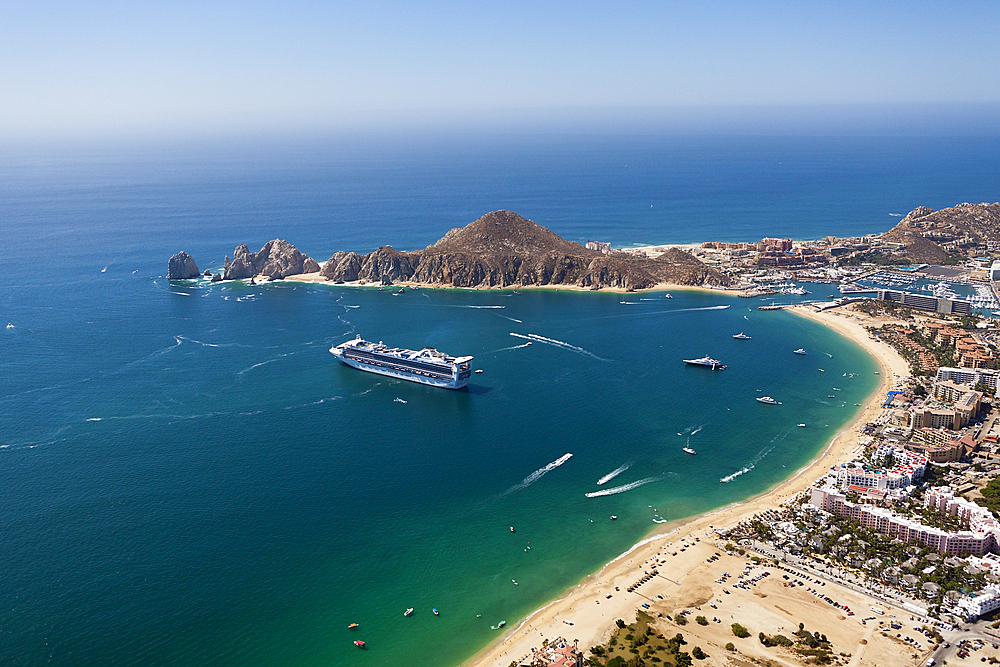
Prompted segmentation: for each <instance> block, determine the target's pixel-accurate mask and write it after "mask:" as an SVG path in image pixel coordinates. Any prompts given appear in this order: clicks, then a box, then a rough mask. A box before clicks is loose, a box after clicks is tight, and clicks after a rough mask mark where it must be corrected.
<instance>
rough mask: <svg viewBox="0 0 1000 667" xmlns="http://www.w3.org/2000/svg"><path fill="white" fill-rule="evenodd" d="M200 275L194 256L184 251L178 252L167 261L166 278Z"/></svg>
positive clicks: (174, 278) (183, 278)
mask: <svg viewBox="0 0 1000 667" xmlns="http://www.w3.org/2000/svg"><path fill="white" fill-rule="evenodd" d="M200 275H201V271H199V270H198V265H197V264H195V263H194V257H192V256H191V255H189V254H187V253H186V252H179V253H177V254H176V255H174V256H173V257H171V258H170V260H169V261H168V262H167V280H187V279H189V278H197V277H198V276H200Z"/></svg>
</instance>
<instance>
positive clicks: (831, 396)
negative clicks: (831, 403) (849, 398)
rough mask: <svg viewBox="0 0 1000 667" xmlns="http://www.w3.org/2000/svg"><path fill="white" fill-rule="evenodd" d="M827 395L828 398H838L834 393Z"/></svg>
mask: <svg viewBox="0 0 1000 667" xmlns="http://www.w3.org/2000/svg"><path fill="white" fill-rule="evenodd" d="M826 397H827V398H837V397H836V396H834V395H833V394H827V395H826Z"/></svg>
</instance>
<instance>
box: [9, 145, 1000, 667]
mask: <svg viewBox="0 0 1000 667" xmlns="http://www.w3.org/2000/svg"><path fill="white" fill-rule="evenodd" d="M996 149H997V142H996V141H993V142H992V144H991V143H990V142H984V141H983V140H975V141H973V140H961V139H952V140H944V139H899V138H893V139H861V138H836V139H833V138H831V139H809V138H785V139H782V138H766V139H765V138H760V139H749V138H725V137H715V138H684V139H677V138H669V137H615V138H594V137H541V138H539V137H530V138H521V139H516V140H515V139H505V140H499V139H495V138H494V139H490V140H485V139H478V140H475V139H468V140H463V141H458V140H444V139H434V140H431V139H428V140H426V141H410V142H405V143H404V142H397V143H392V142H386V141H382V142H374V141H371V140H366V141H361V140H357V141H348V140H331V139H316V140H313V141H309V142H305V141H290V140H289V141H285V142H281V141H273V142H258V143H257V144H255V145H253V146H250V147H248V146H246V145H243V146H233V145H226V144H221V143H220V144H213V145H183V146H158V147H157V146H151V145H150V146H139V147H125V148H122V147H118V148H115V149H111V148H107V147H104V148H101V147H79V146H78V147H75V148H73V149H69V148H52V147H46V148H36V149H32V150H29V149H25V148H18V149H12V148H7V149H4V152H3V153H2V156H3V160H2V161H0V225H2V227H3V231H4V234H3V239H4V241H5V243H4V248H3V258H4V260H5V261H4V263H3V264H4V267H5V270H4V271H3V272H0V317H2V320H3V321H2V322H0V324H5V323H7V322H9V323H10V324H11V325H12V326H10V327H7V328H5V329H3V330H0V377H2V378H3V381H2V383H0V425H2V428H0V461H2V462H3V463H2V465H0V526H2V536H3V539H2V540H0V559H2V562H4V563H5V565H6V567H5V568H4V571H3V573H0V662H3V664H5V665H37V664H52V665H107V664H118V665H172V666H176V665H195V664H198V665H204V664H211V665H236V664H240V665H243V664H255V665H331V664H332V665H347V664H352V665H388V664H398V663H400V662H403V663H408V664H423V665H441V666H453V665H457V664H459V663H460V662H462V661H463V660H464V659H467V658H468V657H470V656H471V655H472V654H473V653H475V652H476V651H477V650H479V649H481V648H482V647H484V646H485V645H486V644H488V643H489V642H491V641H492V640H494V639H495V638H496V637H498V636H499V634H500V633H501V632H502V631H500V630H497V629H495V627H496V626H497V625H498V624H499V622H500V621H507V628H508V629H509V628H510V627H512V626H514V625H516V621H517V620H518V619H519V618H521V617H523V616H524V615H525V614H526V613H528V612H530V611H531V610H533V609H535V608H537V607H539V606H541V605H543V604H545V603H546V602H547V601H548V600H550V599H552V598H553V597H554V596H555V595H557V594H559V593H560V592H561V591H564V590H566V589H567V588H568V587H570V586H572V585H574V584H575V583H576V582H578V581H580V580H581V579H582V578H583V577H584V576H586V575H587V574H589V573H590V572H592V571H594V570H596V569H597V568H599V567H600V566H601V565H603V564H604V563H606V562H608V561H609V560H611V559H613V558H614V557H615V556H617V555H618V554H620V553H622V552H623V551H625V550H627V549H628V548H629V547H630V546H631V545H632V544H634V543H635V542H636V541H638V540H639V539H641V538H642V537H644V536H645V535H646V534H648V532H649V531H650V530H652V529H653V528H655V527H656V525H657V524H658V523H659V522H664V521H669V520H672V519H677V518H682V517H686V516H691V515H693V514H697V513H701V512H704V511H708V510H711V509H713V508H717V507H720V506H723V505H725V504H727V503H730V502H734V501H738V500H741V499H744V498H747V497H749V496H751V495H754V494H757V493H760V492H762V491H764V490H766V489H767V488H769V487H770V486H772V485H773V484H775V483H777V482H779V481H780V480H782V479H784V478H786V477H788V476H789V475H791V474H792V473H793V472H794V471H795V470H797V469H798V468H799V467H801V466H802V465H804V464H805V463H807V462H808V461H809V460H810V459H811V458H812V457H814V456H815V454H816V453H817V452H818V451H819V450H820V449H821V448H823V447H824V446H825V445H826V444H827V443H828V442H829V441H830V439H831V438H832V437H833V436H834V435H835V434H836V433H837V432H838V430H840V429H841V428H842V427H843V426H844V424H846V423H847V422H848V421H849V420H850V419H851V418H853V417H854V415H855V414H856V411H857V410H858V409H860V408H858V407H856V406H855V403H860V402H862V399H863V398H864V397H866V396H867V395H869V394H870V393H871V392H872V391H873V390H874V389H875V387H876V386H877V380H878V376H876V375H874V370H876V368H877V366H876V364H875V362H874V361H873V360H872V359H871V358H870V357H868V356H867V354H866V353H864V352H863V351H862V350H861V349H859V348H858V347H857V346H855V345H853V344H851V343H850V342H848V341H846V340H844V339H842V338H840V337H838V336H836V335H835V334H833V333H832V332H830V331H828V330H826V329H824V328H822V327H820V326H818V325H816V324H814V323H812V322H808V321H805V320H803V319H801V318H798V317H796V316H794V315H792V314H790V313H785V312H760V311H756V310H755V309H753V306H755V305H759V304H758V303H756V302H751V303H747V301H748V300H744V299H737V298H734V297H730V296H726V295H719V294H714V293H707V292H698V291H693V292H692V291H677V292H674V293H673V294H672V297H673V298H671V299H667V298H666V295H665V294H664V293H662V292H654V293H643V294H629V295H620V294H610V293H573V292H567V291H555V290H522V292H521V294H515V293H514V292H513V291H489V292H487V291H469V290H427V289H423V290H415V291H408V292H407V293H406V294H402V295H399V296H393V294H392V293H391V291H388V290H379V289H377V288H369V289H361V288H349V287H338V286H332V285H307V284H294V283H284V284H275V285H264V286H249V285H245V284H242V283H231V284H222V285H219V284H216V285H211V284H208V283H207V282H204V281H187V282H181V283H172V284H171V283H169V282H168V281H166V280H165V272H166V262H167V259H168V258H169V257H170V255H172V254H173V253H175V252H178V251H180V250H185V251H187V252H189V253H191V254H192V255H193V256H194V257H195V259H196V261H197V262H198V264H199V267H200V268H201V269H203V270H204V269H206V268H209V269H212V270H213V271H214V270H215V269H216V267H218V266H220V265H221V263H222V259H223V256H224V255H225V254H230V255H231V253H232V250H233V247H234V246H235V245H236V244H238V243H247V244H248V245H249V246H250V248H251V249H252V250H256V249H258V248H259V247H260V246H261V245H263V243H264V242H266V241H267V240H269V239H272V238H283V239H286V240H288V241H290V242H291V243H293V244H295V245H296V246H297V247H298V248H299V249H300V250H302V251H303V252H306V253H307V254H310V255H311V256H313V257H315V258H316V259H318V260H321V261H322V260H325V259H326V258H327V257H328V256H329V255H330V254H332V253H333V252H334V251H335V250H341V249H347V250H357V251H361V252H365V251H369V250H372V249H374V248H376V247H378V246H379V245H383V244H390V245H392V246H393V247H396V248H398V249H401V250H410V249H416V248H421V247H424V246H426V245H428V244H430V243H433V242H434V241H435V240H437V239H438V238H440V237H441V236H442V235H443V234H444V233H445V232H446V231H447V230H448V229H450V228H452V227H457V226H462V225H464V224H467V223H468V222H471V221H472V220H473V219H475V218H476V217H478V216H479V215H482V214H483V213H486V212H488V211H490V210H495V209H499V208H508V209H512V210H514V211H517V212H518V213H521V214H522V215H524V216H526V217H528V218H531V219H533V220H535V221H536V222H538V223H540V224H543V225H545V226H547V227H549V228H551V229H552V230H553V231H555V232H557V233H559V234H561V235H562V236H564V237H566V238H569V239H571V240H576V241H585V240H587V239H595V240H604V241H611V242H612V243H614V244H616V245H633V244H646V243H670V242H678V243H680V242H693V241H698V240H707V239H719V240H730V241H735V240H756V239H759V238H760V237H763V236H792V237H795V238H809V237H818V236H824V235H827V234H834V235H840V236H846V235H853V234H862V233H866V232H878V231H884V230H886V229H888V228H889V227H891V226H892V225H893V224H895V222H896V221H897V220H898V219H899V216H900V215H902V214H905V213H906V212H907V211H909V210H910V209H912V208H914V207H915V206H918V205H928V206H931V207H933V208H941V207H944V206H949V205H953V204H956V203H959V202H961V201H974V202H978V201H988V200H991V199H996V192H997V185H998V184H997V182H996V174H998V173H1000V168H998V167H1000V165H998V164H997V163H998V161H1000V157H998V156H1000V151H997V150H996ZM807 287H808V288H809V289H812V290H813V291H814V293H815V294H816V295H818V296H825V292H824V290H826V289H828V286H825V285H815V286H809V285H807ZM740 331H744V332H746V333H747V334H749V335H751V336H752V338H751V339H750V340H742V341H741V340H735V339H733V338H732V335H733V334H735V333H738V332H740ZM357 334H361V335H363V336H365V337H367V338H374V339H379V340H384V341H385V342H387V343H391V344H393V345H399V346H405V347H420V346H423V345H431V346H434V347H437V348H439V349H441V350H444V351H447V352H449V353H453V354H471V355H474V356H475V361H474V362H473V365H474V366H475V367H476V368H479V369H482V370H483V373H482V374H476V375H474V376H473V381H472V383H471V384H470V387H469V389H468V390H466V391H458V392H452V391H447V390H441V389H434V388H430V387H424V386H420V385H416V384H413V383H405V382H397V381H393V380H390V379H388V378H382V377H380V376H376V375H372V374H367V373H362V372H359V371H356V370H354V369H351V368H348V367H346V366H343V365H340V364H338V363H336V361H335V359H334V358H333V357H332V355H330V354H329V352H328V349H329V348H330V346H331V345H333V344H336V343H339V342H342V341H343V340H346V339H347V338H350V337H353V336H355V335H357ZM529 342H530V343H531V345H528V343H529ZM799 347H804V348H805V349H807V350H808V351H809V354H808V355H806V356H802V355H795V354H793V353H792V350H793V349H795V348H799ZM705 354H709V355H711V356H713V357H715V358H718V359H720V360H722V361H723V363H726V364H728V365H729V368H728V369H727V370H725V371H715V372H713V371H711V370H708V369H705V368H698V367H692V366H687V365H685V364H684V363H683V362H682V361H681V360H682V359H684V358H690V357H698V356H702V355H705ZM820 369H822V371H821V370H820ZM765 394H766V395H771V396H773V397H774V398H775V399H777V400H778V401H780V402H781V405H774V406H769V405H763V404H761V403H758V402H757V401H755V400H754V399H755V398H756V397H757V396H760V395H765ZM831 397H832V398H831ZM799 423H805V424H806V427H805V428H800V427H797V426H796V424H799ZM688 443H690V446H691V447H693V448H695V449H696V450H697V452H698V453H697V455H696V456H690V455H687V454H685V453H683V452H682V451H681V448H682V447H684V446H685V445H687V444H688ZM611 515H615V516H617V517H618V519H617V520H615V521H612V520H611V519H610V517H611ZM511 527H513V528H514V531H513V532H512V531H511V530H510V528H511ZM514 581H516V582H517V584H516V585H515V584H514V583H513V582H514ZM408 607H413V608H414V609H415V611H414V613H413V614H412V615H411V616H409V617H404V616H403V611H404V610H405V609H406V608H408ZM432 607H436V608H437V609H438V610H439V611H440V615H439V616H435V615H433V614H432V613H431V608H432ZM352 622H357V623H359V624H360V628H359V629H358V630H356V631H353V632H351V631H348V630H347V625H348V624H349V623H352ZM354 639H363V640H364V641H366V642H367V645H368V649H367V650H365V651H359V650H358V649H357V648H355V647H354V646H353V644H352V640H354ZM568 639H573V638H572V637H568Z"/></svg>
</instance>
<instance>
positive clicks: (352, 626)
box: [347, 623, 358, 630]
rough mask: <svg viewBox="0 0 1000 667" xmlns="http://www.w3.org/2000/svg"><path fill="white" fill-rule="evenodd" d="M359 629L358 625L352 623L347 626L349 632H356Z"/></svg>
mask: <svg viewBox="0 0 1000 667" xmlns="http://www.w3.org/2000/svg"><path fill="white" fill-rule="evenodd" d="M357 627H358V624H357V623H351V624H350V625H348V626H347V629H348V630H356V629H357Z"/></svg>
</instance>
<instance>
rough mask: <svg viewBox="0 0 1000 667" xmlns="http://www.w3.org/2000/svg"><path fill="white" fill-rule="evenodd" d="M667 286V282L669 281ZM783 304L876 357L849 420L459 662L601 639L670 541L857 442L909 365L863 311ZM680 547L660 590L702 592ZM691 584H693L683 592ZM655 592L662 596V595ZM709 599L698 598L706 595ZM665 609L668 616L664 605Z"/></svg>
mask: <svg viewBox="0 0 1000 667" xmlns="http://www.w3.org/2000/svg"><path fill="white" fill-rule="evenodd" d="M671 289H674V287H673V286H671ZM689 289H700V288H689ZM709 291H721V290H709ZM786 310H789V311H790V312H792V313H795V314H796V315H798V316H800V317H805V318H806V319H809V320H812V321H814V322H816V323H818V324H821V325H824V326H826V327H828V328H830V329H832V330H833V331H835V332H837V333H838V334H840V335H841V336H844V337H845V338H848V339H849V340H851V341H853V342H854V343H856V344H858V345H860V346H861V347H862V348H863V349H865V350H866V351H867V352H868V353H869V354H870V355H871V356H872V357H874V358H875V360H876V361H877V362H878V365H879V367H880V377H881V381H880V382H879V385H878V387H877V388H876V389H875V390H874V392H873V393H872V394H870V395H869V396H868V397H867V398H866V399H865V401H864V402H863V403H862V407H861V408H859V409H858V412H857V414H856V416H855V417H854V419H852V420H851V421H850V422H848V423H847V424H846V425H845V426H844V427H843V428H842V429H840V430H839V431H838V432H837V433H836V435H834V436H833V438H831V439H830V441H829V442H828V443H827V445H826V446H825V447H824V448H823V449H822V450H821V451H820V452H819V453H818V454H817V455H816V457H815V458H813V459H812V460H811V461H810V462H809V463H807V464H806V465H804V466H803V467H801V468H800V469H798V470H796V471H794V472H793V473H792V474H791V475H790V476H789V477H788V478H786V479H784V480H782V481H781V482H778V483H777V484H775V485H774V486H772V487H771V488H769V489H767V490H765V491H763V492H761V493H759V494H757V495H755V496H751V497H750V498H747V499H746V500H743V501H739V502H735V503H731V504H729V505H725V506H723V507H719V508H717V509H714V510H711V511H709V512H705V513H703V514H698V515H694V516H690V517H686V518H683V519H677V520H674V521H671V522H669V523H666V524H663V525H661V526H657V527H655V528H653V529H652V530H651V531H650V533H649V534H648V535H647V536H646V537H644V538H642V539H641V540H639V541H638V542H637V543H636V544H634V545H633V546H632V547H630V548H629V549H628V550H627V551H625V552H624V553H622V554H620V555H618V556H617V557H615V558H614V559H612V560H611V561H609V562H608V563H606V564H605V565H604V566H602V567H601V568H600V569H599V570H597V571H596V572H594V573H592V574H590V575H587V576H586V577H584V578H583V579H582V580H581V581H580V582H579V583H578V584H576V585H575V586H573V587H571V588H569V589H567V590H566V591H564V592H563V593H562V594H560V595H559V596H558V597H556V598H555V599H553V600H551V601H549V602H547V603H546V604H544V605H543V606H541V607H539V608H538V609H536V610H534V611H532V612H531V613H529V614H528V615H526V616H525V617H524V618H522V619H520V621H519V622H518V623H517V625H516V627H514V628H513V629H512V630H510V631H509V632H508V633H506V634H505V635H504V636H502V637H499V638H497V639H496V640H495V641H493V642H491V643H490V644H489V645H488V646H486V647H485V648H483V649H482V650H481V651H479V652H478V653H477V654H476V655H474V656H472V657H471V658H469V659H467V660H465V661H463V662H462V663H461V665H462V667H507V666H508V665H509V664H510V663H511V661H512V660H513V659H515V658H518V657H520V656H523V655H526V654H529V653H531V651H532V649H533V648H536V647H538V646H540V644H541V639H542V637H543V636H544V637H547V638H549V639H553V638H554V637H556V636H564V637H566V638H567V639H570V640H571V641H577V640H578V643H579V646H580V647H581V648H582V649H583V650H587V649H589V648H590V647H591V646H594V645H596V644H600V643H604V642H606V641H607V639H608V638H609V637H610V635H611V633H612V632H613V630H614V629H615V625H614V622H615V620H616V619H618V618H622V619H625V620H626V622H628V621H630V620H631V619H633V618H634V616H635V611H636V609H637V608H638V603H639V602H641V600H635V599H630V598H628V597H627V596H626V595H625V594H624V593H623V592H620V591H619V589H622V590H624V588H625V587H627V586H629V585H630V583H631V580H632V579H634V578H635V577H636V573H635V570H636V568H637V567H638V568H639V570H640V571H641V570H642V567H643V565H644V564H645V563H648V562H650V561H651V560H652V559H659V558H661V557H664V558H666V555H667V553H668V552H669V549H670V547H671V546H673V545H674V543H675V542H678V540H680V542H679V544H681V545H688V547H693V546H694V545H695V544H696V543H700V544H703V545H709V544H711V543H710V542H709V541H708V536H709V535H710V531H713V530H716V529H719V528H729V527H731V526H734V525H736V524H737V523H739V522H740V521H742V520H743V519H745V518H748V517H750V516H753V515H754V514H757V513H759V512H761V511H763V510H765V509H767V508H770V507H774V506H776V505H779V504H781V503H782V502H784V501H786V500H788V499H789V498H791V497H793V496H795V495H796V494H798V493H799V492H801V491H803V490H805V489H806V488H808V487H809V486H811V485H812V484H813V483H814V482H815V481H816V480H817V479H819V478H820V477H822V476H823V475H825V474H826V471H827V470H828V469H829V467H830V466H831V465H833V464H834V463H836V462H838V461H840V460H842V459H843V458H844V457H845V455H847V454H849V453H851V452H853V451H855V450H857V449H858V448H859V446H860V445H859V443H858V429H859V427H860V426H863V425H864V424H865V423H867V422H868V421H871V419H872V418H873V415H874V414H875V413H876V412H877V411H878V410H879V409H880V406H881V396H883V395H884V394H885V392H887V391H889V390H890V389H891V388H892V387H893V385H894V383H895V381H896V377H897V375H898V376H899V377H907V376H908V375H909V364H908V363H907V362H906V361H905V360H904V359H903V358H902V357H901V356H900V355H899V354H898V353H897V352H896V351H895V350H893V349H892V348H891V347H889V346H888V345H885V344H884V343H881V342H879V341H875V340H873V339H871V338H870V337H869V336H868V334H867V331H865V329H864V326H863V325H862V324H861V322H863V321H864V320H866V319H870V318H867V316H864V315H855V314H851V315H845V314H841V313H835V312H833V311H823V312H813V311H812V310H811V308H810V307H809V306H795V307H788V308H786ZM682 533H683V535H682ZM699 535H701V537H705V538H706V541H705V542H701V538H700V537H699ZM680 548H681V546H676V547H675V549H674V551H673V552H672V553H673V556H674V557H673V558H672V559H671V560H669V561H666V562H667V565H668V566H669V570H668V572H667V574H668V575H669V577H667V576H662V575H661V576H662V578H665V579H667V580H668V581H670V582H671V583H673V584H674V585H675V586H676V588H672V589H665V590H664V591H663V593H666V594H667V596H668V598H667V599H670V598H671V597H672V596H671V593H672V592H673V594H674V595H675V596H676V595H679V594H682V593H683V594H686V595H688V596H690V597H691V599H694V600H697V599H700V598H704V597H705V590H707V589H708V588H709V586H708V585H707V584H705V583H704V582H702V584H701V585H700V586H699V582H698V581H691V579H689V575H690V574H692V571H693V570H695V569H696V568H698V567H699V566H701V565H703V564H704V562H705V558H703V557H701V556H704V554H703V553H702V554H700V556H699V557H697V558H693V557H692V555H693V554H694V553H699V552H700V550H699V549H694V548H689V552H690V553H689V554H688V557H687V558H685V557H684V554H680V553H679V552H678V550H679V549H680ZM686 548H687V547H686ZM711 548H712V549H714V548H715V547H714V546H712V547H711ZM677 556H680V558H678V557H677ZM633 563H639V565H634V564H633ZM664 569H665V570H666V569H667V566H664ZM692 588H693V589H694V590H689V589H692ZM650 595H652V593H650ZM642 597H643V598H645V599H646V600H647V601H648V602H649V603H651V604H654V605H658V604H662V603H657V601H656V600H655V598H653V597H651V596H650V597H646V596H642ZM657 597H660V598H661V599H664V598H662V596H657ZM708 599H709V598H705V601H707V600H708ZM692 604H693V603H692ZM598 605H600V606H598ZM681 606H688V605H681ZM654 610H655V609H654ZM667 611H668V615H669V610H667ZM570 619H572V620H570ZM570 626H571V627H570ZM535 633H538V634H535Z"/></svg>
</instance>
